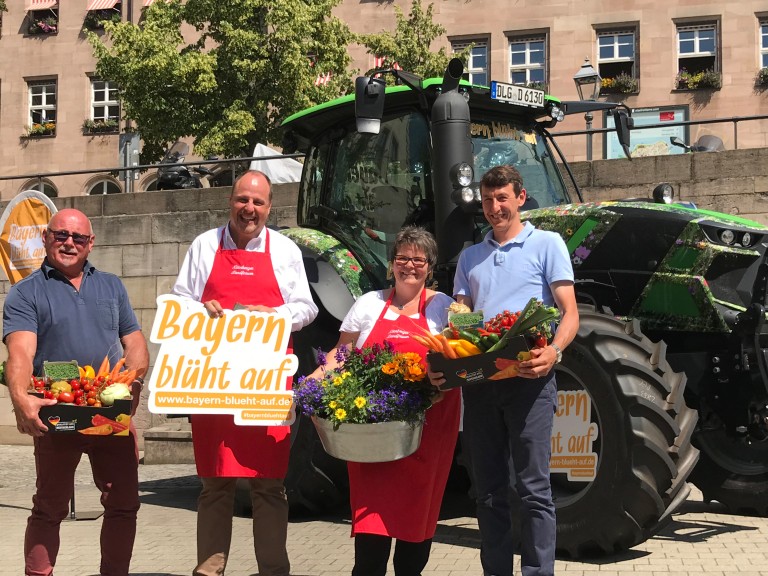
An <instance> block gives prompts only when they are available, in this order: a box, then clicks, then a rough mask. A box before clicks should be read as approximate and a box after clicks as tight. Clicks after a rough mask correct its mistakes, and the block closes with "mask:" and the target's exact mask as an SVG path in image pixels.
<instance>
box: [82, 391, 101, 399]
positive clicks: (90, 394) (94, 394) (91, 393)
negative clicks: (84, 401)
mask: <svg viewBox="0 0 768 576" xmlns="http://www.w3.org/2000/svg"><path fill="white" fill-rule="evenodd" d="M98 396H99V393H98V392H96V390H89V391H88V392H86V393H85V397H86V398H94V399H96V398H97V397H98Z"/></svg>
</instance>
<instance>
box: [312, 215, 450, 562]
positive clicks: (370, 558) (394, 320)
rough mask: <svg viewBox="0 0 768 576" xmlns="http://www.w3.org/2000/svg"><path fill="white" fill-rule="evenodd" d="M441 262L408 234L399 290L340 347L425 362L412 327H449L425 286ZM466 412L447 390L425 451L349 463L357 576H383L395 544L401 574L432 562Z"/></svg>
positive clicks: (429, 245)
mask: <svg viewBox="0 0 768 576" xmlns="http://www.w3.org/2000/svg"><path fill="white" fill-rule="evenodd" d="M436 259H437V245H436V243H435V240H434V238H433V237H432V235H431V234H429V233H428V232H426V231H424V230H422V229H420V228H415V227H408V228H404V229H403V230H402V231H401V232H400V233H399V234H398V236H397V238H396V240H395V246H394V250H393V257H392V260H391V266H392V271H393V273H394V278H395V286H394V288H393V289H391V290H385V291H380V292H371V293H368V294H365V295H363V296H362V297H361V298H359V299H358V300H357V302H356V303H355V305H354V306H353V307H352V309H351V310H350V312H349V314H347V317H346V318H345V319H344V322H343V323H342V326H341V336H340V338H339V343H338V344H337V348H338V347H340V346H347V345H355V346H358V347H360V348H363V347H366V346H371V345H373V344H376V343H378V344H383V342H384V341H385V340H387V341H389V342H390V343H391V344H392V345H393V347H394V350H395V351H396V352H416V353H418V354H419V355H420V356H421V357H422V358H426V354H427V350H426V348H424V347H423V346H421V345H419V344H417V343H416V342H414V341H413V340H412V339H411V338H409V337H408V336H407V334H408V333H410V332H413V331H414V330H415V326H414V324H416V325H418V326H420V327H422V328H426V329H430V330H432V331H433V332H439V331H440V330H441V329H442V328H444V327H445V323H446V318H447V313H446V309H447V308H448V306H449V305H450V303H451V302H452V300H451V298H449V297H448V296H446V295H445V294H440V293H436V292H433V291H431V290H427V289H426V287H425V285H426V281H427V278H428V276H429V275H430V274H429V273H430V270H431V268H432V266H433V264H434V262H435V261H436ZM334 356H335V350H333V351H331V352H330V353H329V354H328V360H329V364H328V366H326V367H325V369H331V368H333V367H334V366H333V364H334V363H335V360H334ZM315 375H320V373H319V372H316V373H315ZM460 408H461V396H460V393H459V392H458V390H451V391H447V392H446V393H445V394H444V397H443V399H442V400H441V401H440V402H437V403H436V404H434V405H433V406H432V407H431V408H430V409H429V410H427V412H426V420H425V423H424V429H423V434H422V438H421V444H420V445H419V448H418V450H416V452H415V453H413V454H411V455H410V456H408V457H406V458H403V459H401V460H396V461H394V462H379V463H356V462H349V463H348V471H349V484H350V505H351V509H352V534H353V536H354V537H355V566H354V568H353V570H352V575H353V576H379V575H383V574H385V573H386V571H387V562H388V560H389V555H390V549H391V544H392V539H393V538H394V539H396V544H395V555H394V568H395V574H396V575H397V576H418V575H419V574H421V571H422V570H423V569H424V566H426V564H427V561H428V559H429V551H430V548H431V545H432V537H433V536H434V533H435V528H436V526H437V519H438V515H439V513H440V504H441V502H442V498H443V493H444V491H445V484H446V481H447V479H448V472H449V470H450V468H451V463H452V461H453V454H454V448H455V446H456V438H457V436H458V430H459V415H460Z"/></svg>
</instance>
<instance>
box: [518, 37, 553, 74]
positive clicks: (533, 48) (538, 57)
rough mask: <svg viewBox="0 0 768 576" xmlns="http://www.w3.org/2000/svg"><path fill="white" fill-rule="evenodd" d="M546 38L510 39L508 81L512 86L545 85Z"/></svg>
mask: <svg viewBox="0 0 768 576" xmlns="http://www.w3.org/2000/svg"><path fill="white" fill-rule="evenodd" d="M546 61H547V60H546V37H545V36H535V37H531V38H510V40H509V63H510V65H509V79H510V82H512V84H524V85H528V84H534V83H535V84H545V83H546V82H547V72H546Z"/></svg>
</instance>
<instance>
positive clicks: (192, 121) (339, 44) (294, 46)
mask: <svg viewBox="0 0 768 576" xmlns="http://www.w3.org/2000/svg"><path fill="white" fill-rule="evenodd" d="M340 1H341V0H229V1H227V2H220V1H217V0H188V1H186V2H184V3H182V2H181V1H180V0H171V1H169V2H154V3H153V4H152V5H151V6H150V7H149V8H147V9H146V11H145V14H144V18H143V20H142V21H141V22H140V23H139V24H132V23H128V22H122V23H113V22H105V24H104V29H105V32H106V33H105V34H104V35H103V36H101V37H100V36H98V35H96V34H93V33H87V37H88V40H89V42H90V43H91V46H92V47H93V51H94V56H95V57H96V60H97V65H96V72H97V73H98V75H99V76H100V77H101V78H103V79H105V80H109V81H111V82H115V83H116V84H117V85H118V86H119V88H120V98H121V102H122V112H123V114H124V115H125V117H126V118H129V119H131V120H133V121H134V122H135V123H136V125H137V130H138V132H139V133H140V134H141V136H142V139H143V141H144V148H143V150H142V158H141V161H142V163H146V162H151V161H154V160H157V159H159V158H160V157H161V156H162V154H163V151H164V149H165V148H166V147H167V145H168V144H169V143H172V142H175V141H176V140H178V139H179V138H183V137H191V138H193V139H194V146H195V152H196V153H198V154H200V155H217V156H220V157H237V156H242V155H249V154H250V153H251V151H252V150H253V147H254V146H255V145H256V144H257V143H259V142H262V143H272V144H279V143H280V142H281V141H282V132H281V129H280V127H279V124H280V121H281V120H282V119H283V118H285V117H287V116H289V115H291V114H293V113H295V112H298V111H300V110H303V109H305V108H307V107H309V106H313V105H315V104H318V103H321V102H325V101H328V100H330V99H332V98H335V97H338V96H341V95H343V94H346V93H348V92H349V91H350V90H351V89H352V86H353V83H352V76H351V73H350V72H349V71H348V67H349V64H350V57H349V55H348V52H347V46H348V44H349V42H350V40H351V38H352V35H351V33H350V31H349V29H348V27H347V26H346V24H344V23H343V22H341V21H340V20H338V18H336V17H334V16H333V14H332V10H333V8H334V7H336V6H337V5H338V4H339V3H340ZM182 29H183V30H184V31H185V32H184V34H183V35H182V33H181V30H182ZM190 30H194V31H196V32H195V33H189V31H190ZM310 55H311V58H310ZM328 72H330V74H331V79H330V81H329V82H328V83H327V84H322V85H319V86H315V80H316V78H317V77H318V75H320V74H325V73H328Z"/></svg>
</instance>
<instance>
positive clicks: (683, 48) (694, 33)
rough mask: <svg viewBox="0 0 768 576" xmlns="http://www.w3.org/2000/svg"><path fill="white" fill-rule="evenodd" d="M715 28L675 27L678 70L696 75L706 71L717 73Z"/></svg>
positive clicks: (709, 25) (698, 26)
mask: <svg viewBox="0 0 768 576" xmlns="http://www.w3.org/2000/svg"><path fill="white" fill-rule="evenodd" d="M716 32H717V26H716V25H715V24H700V25H697V26H680V25H678V27H677V62H678V70H683V69H685V70H687V71H688V73H690V74H697V73H699V72H704V71H707V70H712V71H714V72H719V71H720V70H719V65H718V61H717V34H716Z"/></svg>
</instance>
